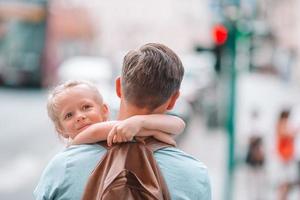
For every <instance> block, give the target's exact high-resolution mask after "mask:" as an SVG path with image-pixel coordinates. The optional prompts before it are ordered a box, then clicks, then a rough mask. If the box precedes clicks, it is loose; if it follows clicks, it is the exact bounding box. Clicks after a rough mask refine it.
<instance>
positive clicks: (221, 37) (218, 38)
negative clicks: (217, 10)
mask: <svg viewBox="0 0 300 200" xmlns="http://www.w3.org/2000/svg"><path fill="white" fill-rule="evenodd" d="M227 38H228V30H227V28H226V27H225V26H224V25H223V24H216V25H214V26H213V28H212V39H213V42H214V48H213V51H214V54H215V56H216V63H215V70H216V72H217V73H220V72H221V57H222V51H223V46H224V44H225V43H226V41H227Z"/></svg>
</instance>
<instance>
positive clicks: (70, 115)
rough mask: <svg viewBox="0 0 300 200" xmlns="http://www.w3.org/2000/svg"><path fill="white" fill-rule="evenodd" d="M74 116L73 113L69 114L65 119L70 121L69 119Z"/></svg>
mask: <svg viewBox="0 0 300 200" xmlns="http://www.w3.org/2000/svg"><path fill="white" fill-rule="evenodd" d="M72 116H73V115H72V113H67V114H66V115H65V118H64V119H69V118H71V117H72Z"/></svg>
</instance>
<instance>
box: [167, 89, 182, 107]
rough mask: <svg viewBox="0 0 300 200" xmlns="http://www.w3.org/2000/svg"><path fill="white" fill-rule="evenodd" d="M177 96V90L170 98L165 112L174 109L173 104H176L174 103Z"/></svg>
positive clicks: (178, 93)
mask: <svg viewBox="0 0 300 200" xmlns="http://www.w3.org/2000/svg"><path fill="white" fill-rule="evenodd" d="M179 95H180V92H179V90H177V91H176V92H175V93H174V94H173V95H172V96H171V97H170V99H169V105H168V107H167V110H172V109H173V108H174V106H175V103H176V101H177V99H178V97H179Z"/></svg>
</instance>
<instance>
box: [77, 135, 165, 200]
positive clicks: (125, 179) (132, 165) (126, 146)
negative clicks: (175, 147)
mask: <svg viewBox="0 0 300 200" xmlns="http://www.w3.org/2000/svg"><path fill="white" fill-rule="evenodd" d="M136 140H137V142H129V143H121V144H117V145H113V146H111V147H108V146H107V145H106V143H100V144H101V145H102V146H103V147H105V148H106V149H107V152H106V154H105V155H104V157H103V158H102V159H101V161H100V162H99V163H98V164H97V166H96V168H95V169H94V171H93V172H92V174H91V175H90V177H89V179H88V182H87V185H86V188H85V191H84V194H83V197H82V200H100V199H105V200H115V199H120V200H122V199H124V200H125V199H126V200H127V199H128V200H131V199H132V200H147V199H149V200H150V199H151V200H169V199H170V194H169V191H168V188H167V185H166V183H165V181H164V178H163V176H162V174H161V172H160V169H159V167H158V164H157V163H156V160H155V158H154V156H153V152H154V151H156V150H159V149H161V148H165V147H168V146H171V145H169V144H165V143H162V142H159V141H157V140H155V139H153V138H152V137H149V138H146V139H145V138H137V139H136Z"/></svg>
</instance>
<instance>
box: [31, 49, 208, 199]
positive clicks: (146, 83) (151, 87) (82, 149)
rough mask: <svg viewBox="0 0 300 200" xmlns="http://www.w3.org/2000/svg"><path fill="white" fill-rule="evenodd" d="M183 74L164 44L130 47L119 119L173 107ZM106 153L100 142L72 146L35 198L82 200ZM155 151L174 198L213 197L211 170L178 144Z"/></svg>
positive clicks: (48, 173)
mask: <svg viewBox="0 0 300 200" xmlns="http://www.w3.org/2000/svg"><path fill="white" fill-rule="evenodd" d="M183 74H184V69H183V66H182V63H181V61H180V59H179V58H178V56H177V55H176V54H175V53H174V52H173V51H172V50H171V49H169V48H168V47H166V46H164V45H162V44H154V43H151V44H146V45H143V46H142V47H141V48H140V49H138V50H136V51H135V50H134V51H130V52H129V53H128V54H127V55H126V56H125V58H124V62H123V69H122V75H121V77H120V78H118V79H117V80H116V92H117V95H118V96H119V97H120V99H121V103H120V111H119V115H118V119H119V120H123V119H126V118H128V117H130V116H133V115H145V114H156V113H157V114H160V113H165V112H166V111H167V110H170V109H172V108H173V106H174V105H175V102H176V100H177V98H178V97H179V88H180V84H181V81H182V78H183ZM104 154H105V150H104V148H102V147H101V146H99V145H96V144H95V145H80V146H72V147H70V148H68V149H66V150H65V151H64V152H62V153H60V154H58V155H57V156H56V157H55V158H54V159H53V160H52V161H51V162H50V164H49V165H48V167H47V168H46V170H45V171H44V173H43V176H42V177H41V180H40V182H39V185H38V186H37V188H36V190H35V196H36V199H80V198H81V196H82V194H83V191H84V187H85V184H86V183H87V180H88V177H89V175H90V173H91V172H92V171H93V169H94V168H95V167H96V165H97V163H98V162H99V160H101V158H102V157H103V155H104ZM154 156H155V159H156V161H157V163H158V165H159V168H160V170H161V172H162V174H163V177H164V179H165V181H166V184H167V187H168V190H169V193H170V195H171V198H172V199H187V200H189V199H191V200H194V199H195V200H196V199H197V200H198V199H199V200H210V199H211V188H210V183H209V179H208V173H207V169H206V167H205V166H204V165H203V164H201V163H200V162H199V161H198V160H196V159H194V158H193V157H191V156H190V155H188V154H186V153H184V152H183V151H181V150H179V149H177V148H174V147H168V148H165V149H161V150H158V151H156V152H155V153H154Z"/></svg>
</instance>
